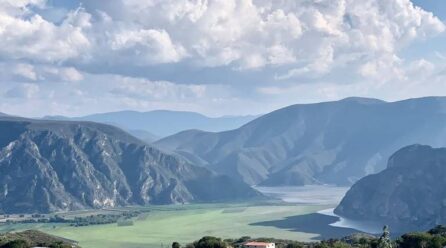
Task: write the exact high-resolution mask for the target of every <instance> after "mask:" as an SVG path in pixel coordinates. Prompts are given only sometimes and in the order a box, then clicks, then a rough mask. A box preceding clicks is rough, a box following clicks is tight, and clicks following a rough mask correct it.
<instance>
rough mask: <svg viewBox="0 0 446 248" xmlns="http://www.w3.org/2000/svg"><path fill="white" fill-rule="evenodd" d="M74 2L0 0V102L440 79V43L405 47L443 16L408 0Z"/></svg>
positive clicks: (78, 103) (278, 91)
mask: <svg viewBox="0 0 446 248" xmlns="http://www.w3.org/2000/svg"><path fill="white" fill-rule="evenodd" d="M76 1H77V4H73V3H72V2H71V3H70V7H65V8H66V9H65V8H64V7H60V4H58V5H57V6H56V5H54V6H53V5H52V2H54V1H45V0H19V1H12V0H5V1H1V2H0V40H1V41H2V42H1V46H0V59H1V62H0V84H1V86H2V89H3V91H2V95H3V96H4V97H5V98H8V99H7V100H5V102H4V103H3V104H0V107H1V108H12V109H16V110H17V111H18V112H20V109H22V111H23V112H26V113H29V112H28V111H31V110H29V109H31V108H32V106H39V109H42V111H43V110H45V111H48V112H54V113H56V112H58V111H59V112H61V113H84V112H85V111H87V110H88V111H97V112H104V111H106V110H118V109H123V108H135V109H140V110H144V109H154V108H172V109H182V110H186V109H189V110H197V111H201V112H207V113H215V111H216V109H217V110H218V112H219V113H221V114H233V111H234V110H236V111H238V112H240V113H249V111H250V110H252V108H255V107H256V106H257V108H259V109H261V110H262V111H254V112H257V113H258V112H264V111H266V110H272V109H273V108H276V107H280V106H283V105H285V103H288V104H291V103H294V102H295V101H311V100H326V99H334V98H336V97H340V98H342V97H343V96H348V95H367V96H372V97H373V96H374V97H383V98H391V94H390V93H388V92H387V91H389V92H391V91H398V90H399V93H398V94H395V98H398V97H403V96H414V95H416V94H427V92H431V93H437V92H441V90H435V87H444V84H442V83H441V82H442V81H441V80H440V79H443V78H444V71H446V68H444V66H442V64H443V63H442V62H444V61H441V57H442V56H443V55H442V54H441V52H443V50H444V49H438V51H439V52H440V53H438V54H439V55H438V56H435V55H433V56H434V57H435V58H432V56H431V57H429V56H430V55H428V54H426V55H425V54H424V53H422V52H419V53H420V54H421V53H422V55H420V56H410V54H409V55H407V54H408V51H407V50H410V49H411V48H412V47H411V46H412V45H413V44H424V43H423V42H425V41H426V40H430V39H431V38H432V37H434V36H437V35H439V34H440V35H442V36H440V37H445V32H444V31H445V24H444V23H442V22H441V21H440V20H439V19H438V18H436V17H435V16H433V15H432V13H430V12H427V11H424V10H423V9H421V8H418V7H415V6H414V5H413V4H412V3H411V1H410V0H363V1H358V0H318V1H308V0H282V1H276V0H214V1H207V0H163V1H161V0H153V1H142V0H109V1H107V4H104V3H103V1H99V0H76ZM73 2H75V1H73ZM73 6H75V7H73ZM59 8H60V9H59ZM426 47H427V45H426ZM426 50H428V51H427V52H429V49H428V48H426ZM430 52H432V53H434V52H435V51H430ZM421 85H423V86H421ZM401 87H406V88H405V89H404V90H400V89H401ZM417 87H418V88H417ZM445 94H446V92H445ZM44 96H51V97H50V98H48V97H44ZM280 96H282V97H280ZM14 99H15V100H14ZM17 99H28V100H27V101H25V100H23V104H20V106H19V105H17ZM92 106H93V107H92ZM85 109H86V110H85Z"/></svg>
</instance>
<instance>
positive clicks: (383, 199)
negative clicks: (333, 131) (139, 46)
mask: <svg viewBox="0 0 446 248" xmlns="http://www.w3.org/2000/svg"><path fill="white" fill-rule="evenodd" d="M335 213H337V214H339V215H341V216H344V217H348V218H352V219H358V220H373V221H381V222H383V223H384V222H385V223H388V224H393V225H394V226H398V227H400V228H401V227H406V228H407V227H415V228H417V229H418V230H423V229H426V228H428V227H429V226H435V225H437V224H444V223H446V148H438V149H434V148H432V147H430V146H422V145H413V146H408V147H405V148H403V149H401V150H399V151H398V152H396V153H395V154H394V155H393V156H392V157H391V158H390V159H389V163H388V166H387V169H385V170H384V171H382V172H380V173H378V174H375V175H370V176H367V177H365V178H363V179H361V180H360V181H358V182H357V183H355V184H354V185H353V186H352V188H351V189H350V190H349V191H348V192H347V194H346V196H345V197H344V199H343V200H342V201H341V203H340V204H339V206H338V207H337V208H336V210H335ZM411 230H414V229H411Z"/></svg>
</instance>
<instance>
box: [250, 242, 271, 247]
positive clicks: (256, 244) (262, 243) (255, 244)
mask: <svg viewBox="0 0 446 248" xmlns="http://www.w3.org/2000/svg"><path fill="white" fill-rule="evenodd" d="M270 244H271V243H265V242H248V243H246V244H245V245H247V246H268V245H270Z"/></svg>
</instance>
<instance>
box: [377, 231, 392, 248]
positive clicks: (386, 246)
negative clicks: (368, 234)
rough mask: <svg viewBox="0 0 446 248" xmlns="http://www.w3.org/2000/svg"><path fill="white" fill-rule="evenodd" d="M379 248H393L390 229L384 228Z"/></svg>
mask: <svg viewBox="0 0 446 248" xmlns="http://www.w3.org/2000/svg"><path fill="white" fill-rule="evenodd" d="M378 248H392V241H391V240H390V232H389V227H388V226H384V228H383V234H382V235H381V237H380V238H379V241H378Z"/></svg>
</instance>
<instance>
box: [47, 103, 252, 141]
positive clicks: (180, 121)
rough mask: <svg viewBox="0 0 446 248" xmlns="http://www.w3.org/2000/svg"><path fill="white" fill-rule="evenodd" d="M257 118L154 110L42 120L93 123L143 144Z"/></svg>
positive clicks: (237, 125)
mask: <svg viewBox="0 0 446 248" xmlns="http://www.w3.org/2000/svg"><path fill="white" fill-rule="evenodd" d="M255 118H256V116H223V117H216V118H211V117H207V116H204V115H202V114H198V113H194V112H183V111H168V110H155V111H149V112H137V111H120V112H109V113H101V114H93V115H87V116H82V117H71V118H70V117H65V116H45V117H43V119H46V120H75V121H94V122H99V123H106V124H111V125H114V126H117V127H120V128H123V129H125V130H128V131H129V132H130V133H132V134H134V135H142V136H137V137H138V138H141V139H143V140H145V141H149V142H152V141H155V140H156V139H158V138H160V137H166V136H169V135H173V134H175V133H178V132H181V131H184V130H188V129H199V130H203V131H209V132H219V131H226V130H231V129H235V128H238V127H240V126H242V125H243V124H246V123H247V122H249V121H251V120H253V119H255Z"/></svg>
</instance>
